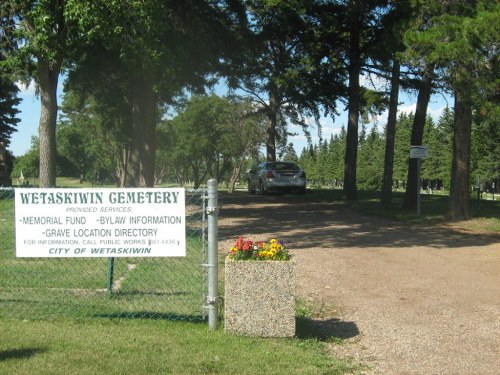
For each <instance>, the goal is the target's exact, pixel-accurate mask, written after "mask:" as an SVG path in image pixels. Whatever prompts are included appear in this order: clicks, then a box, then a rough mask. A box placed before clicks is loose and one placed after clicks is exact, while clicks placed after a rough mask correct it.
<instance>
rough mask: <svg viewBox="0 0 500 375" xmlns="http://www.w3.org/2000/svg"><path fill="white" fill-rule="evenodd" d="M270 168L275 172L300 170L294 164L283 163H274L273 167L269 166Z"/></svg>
mask: <svg viewBox="0 0 500 375" xmlns="http://www.w3.org/2000/svg"><path fill="white" fill-rule="evenodd" d="M270 167H271V168H272V169H274V170H276V171H283V170H286V169H292V170H297V169H300V168H299V167H298V166H297V164H295V163H285V162H277V163H274V165H271V166H270Z"/></svg>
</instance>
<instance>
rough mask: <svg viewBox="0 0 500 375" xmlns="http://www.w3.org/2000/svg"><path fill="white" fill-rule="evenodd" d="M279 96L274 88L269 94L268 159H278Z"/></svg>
mask: <svg viewBox="0 0 500 375" xmlns="http://www.w3.org/2000/svg"><path fill="white" fill-rule="evenodd" d="M277 101H278V99H277V97H276V95H275V93H274V92H273V90H271V92H270V95H269V107H268V119H269V122H268V125H267V142H266V152H267V155H266V159H267V161H276V125H277V122H278V104H277Z"/></svg>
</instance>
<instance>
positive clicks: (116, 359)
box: [0, 319, 355, 375]
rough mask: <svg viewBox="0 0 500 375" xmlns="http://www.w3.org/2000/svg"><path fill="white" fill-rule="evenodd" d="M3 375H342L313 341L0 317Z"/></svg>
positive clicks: (345, 366) (344, 367)
mask: <svg viewBox="0 0 500 375" xmlns="http://www.w3.org/2000/svg"><path fill="white" fill-rule="evenodd" d="M0 330H1V332H2V335H1V336H0V373H2V374H11V375H16V374H38V375H44V374H51V375H58V374H61V375H66V374H72V375H87V374H89V375H90V374H107V375H113V374H134V375H140V374H258V375H260V374H283V375H288V374H308V375H313V374H344V373H347V372H348V371H350V370H352V369H354V368H355V367H354V366H352V365H351V364H350V363H349V362H346V361H339V360H336V359H335V358H333V357H331V356H329V355H328V354H327V353H326V351H325V350H324V343H322V342H321V341H319V340H315V339H300V338H291V339H258V338H247V337H240V336H233V335H228V334H226V333H224V331H223V330H217V331H209V330H208V328H207V327H206V325H204V324H197V323H187V322H171V321H168V320H123V319H115V320H108V319H106V320H90V321H83V322H82V321H78V322H75V321H72V320H55V321H19V320H0Z"/></svg>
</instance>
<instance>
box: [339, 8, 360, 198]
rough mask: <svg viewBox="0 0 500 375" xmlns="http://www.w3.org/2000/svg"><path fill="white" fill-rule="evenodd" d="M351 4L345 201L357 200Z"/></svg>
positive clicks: (356, 64)
mask: <svg viewBox="0 0 500 375" xmlns="http://www.w3.org/2000/svg"><path fill="white" fill-rule="evenodd" d="M352 3H353V4H352V9H351V10H350V21H349V34H350V39H349V98H348V121H347V137H346V151H345V158H344V188H343V196H344V198H345V199H347V200H356V199H357V187H356V185H357V181H356V168H357V158H358V119H359V102H360V100H359V97H360V92H359V73H360V68H361V51H360V46H359V43H360V35H359V29H360V20H359V18H360V15H359V4H357V2H352Z"/></svg>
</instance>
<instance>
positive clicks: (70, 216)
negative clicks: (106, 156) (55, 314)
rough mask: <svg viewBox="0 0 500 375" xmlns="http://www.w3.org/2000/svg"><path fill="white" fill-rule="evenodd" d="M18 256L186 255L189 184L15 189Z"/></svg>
mask: <svg viewBox="0 0 500 375" xmlns="http://www.w3.org/2000/svg"><path fill="white" fill-rule="evenodd" d="M15 209H16V215H15V216H16V256H17V257H164V256H185V255H186V222H185V219H186V214H185V212H186V211H185V197H184V189H163V188H162V189H160V188H158V189H156V188H155V189H16V204H15Z"/></svg>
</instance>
